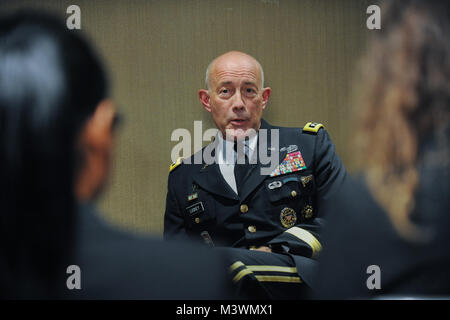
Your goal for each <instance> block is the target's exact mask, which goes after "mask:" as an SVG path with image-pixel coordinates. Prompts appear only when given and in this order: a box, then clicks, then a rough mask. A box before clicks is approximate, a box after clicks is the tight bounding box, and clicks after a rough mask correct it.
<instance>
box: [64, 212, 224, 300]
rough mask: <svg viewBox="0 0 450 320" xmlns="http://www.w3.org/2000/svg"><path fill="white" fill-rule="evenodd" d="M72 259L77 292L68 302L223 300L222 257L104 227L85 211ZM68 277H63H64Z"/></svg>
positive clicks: (93, 213) (197, 249)
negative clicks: (78, 276) (77, 271)
mask: <svg viewBox="0 0 450 320" xmlns="http://www.w3.org/2000/svg"><path fill="white" fill-rule="evenodd" d="M78 218H79V223H78V226H79V227H78V234H77V241H76V248H75V256H74V258H73V261H71V262H70V263H71V264H74V265H78V266H79V267H80V269H81V290H76V289H74V290H68V289H66V290H65V294H66V296H65V297H70V298H73V299H183V300H186V299H202V300H215V299H228V298H230V297H231V295H230V294H229V293H230V292H231V290H230V286H231V280H230V279H228V277H227V275H228V270H227V266H226V265H225V264H224V263H222V257H221V256H219V255H218V254H217V253H215V252H211V250H209V249H208V248H197V247H194V246H193V245H189V244H181V243H168V242H163V241H162V240H156V239H151V238H147V237H139V236H137V235H132V234H130V233H126V232H122V231H119V230H118V229H116V228H113V227H111V226H108V225H107V224H106V223H104V222H103V221H102V220H101V219H100V218H99V217H98V215H97V214H96V212H95V209H94V208H93V207H91V206H82V207H81V210H80V215H79V217H78ZM67 277H69V275H67Z"/></svg>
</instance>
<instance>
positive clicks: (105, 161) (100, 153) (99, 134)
mask: <svg viewBox="0 0 450 320" xmlns="http://www.w3.org/2000/svg"><path fill="white" fill-rule="evenodd" d="M114 114H115V109H114V105H113V103H112V101H111V100H103V101H101V102H100V103H99V104H98V105H97V107H96V109H95V111H94V113H93V115H92V116H91V117H90V118H89V119H88V120H87V122H86V124H85V125H84V127H83V128H82V129H81V134H80V137H79V141H78V146H79V152H80V153H81V158H82V163H81V164H80V168H79V172H78V173H77V179H76V184H75V193H76V196H77V199H78V200H80V201H89V200H92V199H93V198H95V196H96V195H97V194H99V192H100V191H101V190H102V187H103V185H104V184H105V183H106V180H107V176H108V172H109V166H110V158H111V153H112V124H113V121H114Z"/></svg>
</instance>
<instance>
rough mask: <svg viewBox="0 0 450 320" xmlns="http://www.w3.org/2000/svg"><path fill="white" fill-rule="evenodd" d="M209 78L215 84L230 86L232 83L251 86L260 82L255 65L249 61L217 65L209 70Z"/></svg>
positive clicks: (257, 68) (259, 72)
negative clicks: (239, 82)
mask: <svg viewBox="0 0 450 320" xmlns="http://www.w3.org/2000/svg"><path fill="white" fill-rule="evenodd" d="M210 75H211V78H212V80H214V82H216V83H221V84H225V83H227V84H230V83H232V82H233V81H242V80H243V81H244V82H245V83H248V84H252V83H256V82H258V81H260V79H261V71H260V70H259V66H258V64H257V63H250V61H242V62H236V61H225V62H224V63H218V64H216V65H215V66H214V68H213V69H212V70H211V74H210Z"/></svg>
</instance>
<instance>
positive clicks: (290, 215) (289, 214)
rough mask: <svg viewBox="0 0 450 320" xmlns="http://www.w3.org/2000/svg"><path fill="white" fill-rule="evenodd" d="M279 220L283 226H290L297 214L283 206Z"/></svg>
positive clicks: (295, 219)
mask: <svg viewBox="0 0 450 320" xmlns="http://www.w3.org/2000/svg"><path fill="white" fill-rule="evenodd" d="M280 221H281V224H282V225H283V227H285V228H291V227H293V226H295V223H296V222H297V214H296V213H295V211H294V209H292V208H284V209H283V210H281V213H280Z"/></svg>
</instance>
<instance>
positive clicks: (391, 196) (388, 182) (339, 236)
mask: <svg viewBox="0 0 450 320" xmlns="http://www.w3.org/2000/svg"><path fill="white" fill-rule="evenodd" d="M381 13H382V15H381V17H382V28H381V30H380V31H376V33H375V34H374V39H373V40H372V42H370V46H369V51H368V53H367V56H366V57H365V59H364V60H363V61H362V62H363V63H362V67H363V68H364V72H363V75H364V79H363V80H360V82H359V83H361V84H362V87H361V88H358V89H359V93H358V94H359V95H360V96H359V98H360V100H359V101H360V103H359V104H357V107H358V108H361V112H360V114H359V115H360V117H359V119H358V121H357V126H358V127H359V130H358V132H357V135H356V138H357V143H358V146H359V150H358V152H355V154H357V155H358V156H359V160H360V168H361V169H362V170H361V171H362V173H363V174H362V175H361V176H360V177H359V178H357V179H354V180H351V179H347V180H346V182H345V183H344V186H343V187H342V189H341V190H340V192H339V193H338V194H337V196H336V197H335V200H336V202H335V203H334V213H333V214H332V215H331V217H330V220H329V225H328V229H327V232H326V235H325V240H324V249H323V252H322V256H321V257H320V259H319V261H320V264H319V266H320V267H319V272H318V274H317V276H316V281H317V288H318V291H317V292H316V293H317V295H318V297H321V298H374V297H379V298H383V297H384V298H407V297H415V298H421V297H430V296H431V297H436V296H447V297H449V294H450V271H449V270H450V253H449V250H448V246H449V245H450V231H449V230H450V229H449V226H450V197H449V196H450V41H449V34H450V2H448V1H435V0H427V1H420V0H409V1H388V2H386V3H385V6H383V7H382V12H381ZM378 268H379V269H378Z"/></svg>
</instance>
